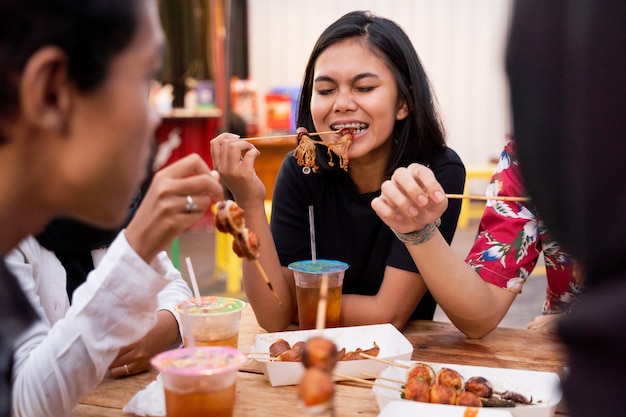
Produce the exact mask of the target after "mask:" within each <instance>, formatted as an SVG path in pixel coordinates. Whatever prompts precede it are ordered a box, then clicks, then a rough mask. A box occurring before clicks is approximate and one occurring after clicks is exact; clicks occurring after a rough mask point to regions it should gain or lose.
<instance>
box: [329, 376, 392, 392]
mask: <svg viewBox="0 0 626 417" xmlns="http://www.w3.org/2000/svg"><path fill="white" fill-rule="evenodd" d="M333 375H334V376H336V377H337V378H341V379H348V380H350V381H356V382H361V383H363V384H366V385H370V386H372V387H381V388H387V389H391V390H394V391H400V392H404V389H402V388H400V387H394V386H391V385H386V384H379V383H378V382H374V381H370V380H369V379H363V378H357V377H355V376H350V375H343V374H338V373H337V372H333Z"/></svg>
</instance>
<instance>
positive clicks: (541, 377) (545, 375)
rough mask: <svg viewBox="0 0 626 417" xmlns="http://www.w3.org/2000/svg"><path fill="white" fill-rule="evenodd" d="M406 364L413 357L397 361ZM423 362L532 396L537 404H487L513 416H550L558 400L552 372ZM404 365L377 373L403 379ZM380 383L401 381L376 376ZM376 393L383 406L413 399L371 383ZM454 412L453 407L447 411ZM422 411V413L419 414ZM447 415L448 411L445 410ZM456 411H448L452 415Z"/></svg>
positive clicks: (558, 389)
mask: <svg viewBox="0 0 626 417" xmlns="http://www.w3.org/2000/svg"><path fill="white" fill-rule="evenodd" d="M396 362H398V363H401V364H405V365H409V366H410V365H412V364H413V363H415V361H403V360H400V361H396ZM423 363H426V364H428V365H430V366H432V368H433V369H434V371H435V372H437V371H438V370H439V369H441V368H442V367H446V368H450V369H454V370H456V371H458V372H459V373H460V374H461V375H462V376H463V377H464V378H465V380H467V379H469V378H470V377H472V376H482V377H484V378H487V379H488V380H489V381H490V382H491V384H492V386H493V389H494V390H495V391H500V392H503V391H506V390H511V391H515V392H518V393H520V394H522V395H524V396H525V397H526V398H530V397H532V400H533V403H536V405H519V406H516V407H512V408H490V409H491V410H500V411H506V412H508V413H510V414H511V415H512V416H514V417H552V416H553V415H554V412H555V410H556V406H557V404H558V403H559V402H560V401H561V397H562V393H561V385H560V379H559V376H558V375H557V374H555V373H553V372H538V371H524V370H520V369H506V368H489V367H482V366H469V365H455V364H442V363H434V362H423ZM406 375H407V369H405V368H401V367H399V366H393V365H389V366H387V367H386V368H385V369H384V370H382V371H381V373H380V375H379V377H381V378H389V379H395V380H400V381H405V380H406ZM376 382H377V383H380V384H382V385H387V386H392V387H397V388H400V387H401V385H402V384H399V383H394V382H389V381H385V380H383V379H380V380H378V379H377V380H376ZM372 390H373V391H374V393H375V394H376V401H377V402H378V407H379V408H380V409H381V410H383V409H384V408H385V406H386V405H387V404H388V403H390V402H391V401H394V400H401V402H406V403H414V401H410V400H403V399H401V398H400V391H398V390H394V389H389V388H384V387H380V386H374V387H372ZM422 404H423V407H426V408H429V407H433V406H435V405H436V404H427V403H422ZM442 407H445V408H449V409H452V408H461V409H464V408H465V407H458V406H454V405H443V406H442ZM450 412H451V413H454V412H455V411H450ZM420 415H421V414H420ZM445 415H447V414H445ZM454 415H456V414H450V416H454Z"/></svg>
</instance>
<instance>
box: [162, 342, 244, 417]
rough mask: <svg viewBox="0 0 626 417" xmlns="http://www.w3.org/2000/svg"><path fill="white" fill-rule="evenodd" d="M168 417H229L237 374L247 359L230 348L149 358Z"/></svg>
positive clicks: (180, 351)
mask: <svg viewBox="0 0 626 417" xmlns="http://www.w3.org/2000/svg"><path fill="white" fill-rule="evenodd" d="M151 362H152V366H154V367H155V368H156V369H157V370H158V371H159V372H160V373H161V379H162V380H163V388H164V390H165V410H166V415H167V417H232V415H233V408H234V406H235V392H236V390H235V383H236V380H237V371H238V370H239V368H241V366H242V365H243V364H244V363H245V362H246V357H245V356H244V355H242V354H241V353H240V352H239V351H238V350H237V349H233V348H231V347H229V346H219V347H218V346H212V347H195V348H183V349H173V350H168V351H165V352H163V353H160V354H158V355H157V356H155V357H154V358H152V361H151Z"/></svg>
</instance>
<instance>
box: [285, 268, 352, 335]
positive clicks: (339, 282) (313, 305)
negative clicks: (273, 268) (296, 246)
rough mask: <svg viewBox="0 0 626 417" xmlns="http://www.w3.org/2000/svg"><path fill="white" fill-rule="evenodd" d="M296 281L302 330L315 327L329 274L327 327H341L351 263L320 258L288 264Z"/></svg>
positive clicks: (299, 319) (299, 320)
mask: <svg viewBox="0 0 626 417" xmlns="http://www.w3.org/2000/svg"><path fill="white" fill-rule="evenodd" d="M288 267H289V269H291V270H292V271H293V275H294V279H295V282H296V302H297V304H298V322H299V326H300V329H303V330H304V329H313V328H315V324H316V319H317V306H318V303H319V298H320V287H321V283H322V277H323V276H324V275H326V276H327V277H328V294H327V302H326V316H325V327H338V326H339V318H340V315H341V292H342V289H343V277H344V274H345V271H346V269H348V264H347V263H345V262H340V261H331V260H327V259H317V260H316V261H315V263H313V261H311V260H306V261H298V262H293V263H291V264H289V265H288Z"/></svg>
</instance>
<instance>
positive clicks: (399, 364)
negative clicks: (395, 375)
mask: <svg viewBox="0 0 626 417" xmlns="http://www.w3.org/2000/svg"><path fill="white" fill-rule="evenodd" d="M359 355H361V356H363V357H364V358H367V359H373V360H375V361H378V362H382V363H386V364H387V365H392V366H397V367H399V368H404V369H409V367H408V366H407V365H403V364H401V363H397V362H392V361H388V360H386V359H381V358H378V357H376V356H372V355H368V354H367V353H363V352H359Z"/></svg>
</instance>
